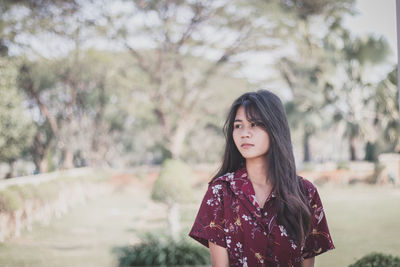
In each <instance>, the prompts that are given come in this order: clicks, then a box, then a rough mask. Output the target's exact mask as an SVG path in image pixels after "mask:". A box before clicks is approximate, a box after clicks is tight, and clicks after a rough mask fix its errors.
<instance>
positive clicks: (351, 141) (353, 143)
mask: <svg viewBox="0 0 400 267" xmlns="http://www.w3.org/2000/svg"><path fill="white" fill-rule="evenodd" d="M349 150H350V160H351V161H355V160H357V154H356V138H355V137H354V136H353V135H350V137H349Z"/></svg>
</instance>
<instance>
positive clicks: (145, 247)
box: [114, 234, 210, 267]
mask: <svg viewBox="0 0 400 267" xmlns="http://www.w3.org/2000/svg"><path fill="white" fill-rule="evenodd" d="M114 252H115V253H117V254H119V255H118V259H119V266H120V267H126V266H179V265H192V266H193V265H204V264H209V263H210V257H209V253H208V250H207V249H206V248H205V247H201V246H200V245H197V244H193V243H191V242H188V241H186V240H184V239H182V240H181V241H179V242H175V241H174V240H173V239H171V238H168V237H167V238H159V237H156V236H154V235H150V234H148V235H147V236H146V237H145V239H144V241H143V242H142V243H140V244H138V245H135V246H133V247H132V246H130V247H120V248H116V249H115V250H114Z"/></svg>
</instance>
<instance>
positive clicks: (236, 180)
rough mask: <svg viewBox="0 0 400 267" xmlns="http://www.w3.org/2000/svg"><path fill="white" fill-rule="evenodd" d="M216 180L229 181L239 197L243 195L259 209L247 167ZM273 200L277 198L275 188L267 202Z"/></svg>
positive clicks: (243, 166) (244, 166)
mask: <svg viewBox="0 0 400 267" xmlns="http://www.w3.org/2000/svg"><path fill="white" fill-rule="evenodd" d="M216 180H222V181H227V182H229V184H230V188H231V190H232V191H233V192H234V193H235V194H236V195H237V196H240V195H241V194H243V195H245V196H246V197H247V199H248V200H249V201H250V202H251V203H252V204H253V206H254V207H256V208H257V209H259V208H260V207H259V206H258V203H257V201H256V195H255V191H254V187H253V185H252V183H251V181H250V179H249V178H248V173H247V169H246V165H245V164H243V165H242V166H241V167H239V169H237V170H236V171H235V172H230V173H226V174H224V175H222V176H220V177H218V178H216ZM271 198H276V189H275V187H274V188H273V189H272V192H271V194H270V195H269V197H268V199H267V200H266V202H268V201H269V200H270V199H271Z"/></svg>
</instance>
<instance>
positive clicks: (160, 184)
mask: <svg viewBox="0 0 400 267" xmlns="http://www.w3.org/2000/svg"><path fill="white" fill-rule="evenodd" d="M191 177H193V173H192V171H191V169H190V167H189V166H188V165H187V164H185V163H184V162H182V161H181V160H176V159H167V160H165V161H164V162H163V165H162V167H161V170H160V175H159V176H158V179H157V180H156V182H155V183H154V186H153V190H152V193H151V198H152V199H153V200H155V201H160V202H163V203H165V204H166V205H167V209H168V210H167V214H168V226H169V232H170V234H171V237H172V238H173V239H174V240H175V241H178V237H179V231H180V207H179V205H180V204H183V203H187V202H188V201H190V200H193V192H192V189H191V188H192V187H191V179H190V178H191Z"/></svg>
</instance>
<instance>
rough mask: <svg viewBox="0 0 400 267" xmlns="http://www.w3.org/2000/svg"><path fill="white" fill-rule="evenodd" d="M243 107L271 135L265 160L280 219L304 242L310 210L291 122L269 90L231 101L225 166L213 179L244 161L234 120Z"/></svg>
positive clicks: (226, 126)
mask: <svg viewBox="0 0 400 267" xmlns="http://www.w3.org/2000/svg"><path fill="white" fill-rule="evenodd" d="M240 106H243V107H244V109H245V112H246V118H247V120H248V121H250V122H255V123H257V124H258V125H261V126H262V127H264V129H265V130H266V131H267V133H268V135H269V138H270V147H269V150H268V152H267V154H266V158H265V160H266V161H267V166H268V177H269V179H270V181H271V183H272V184H273V185H274V186H275V189H276V194H277V199H276V201H277V221H278V223H279V224H280V225H283V226H284V227H285V229H286V231H287V232H288V234H289V236H291V237H292V239H293V240H294V241H295V242H296V243H297V244H301V242H302V241H304V238H305V235H306V234H307V233H308V232H309V231H310V225H311V224H310V222H311V212H310V208H309V205H308V200H307V196H306V194H307V192H305V191H304V188H303V186H302V183H301V180H300V179H299V178H298V177H297V174H296V165H295V160H294V156H293V149H292V142H291V137H290V129H289V124H288V122H287V119H286V113H285V110H284V107H283V105H282V102H281V101H280V99H279V98H278V97H277V96H276V95H275V94H273V93H271V92H269V91H267V90H258V91H257V92H248V93H245V94H243V95H242V96H240V97H239V98H238V99H236V100H235V102H234V103H233V104H232V106H231V109H230V111H229V113H228V117H227V119H226V122H225V125H224V134H225V138H226V146H225V153H224V157H223V162H222V166H221V168H220V169H219V171H218V172H217V174H216V175H215V176H214V177H213V179H215V178H217V177H219V176H221V175H224V174H225V173H227V172H234V171H236V170H237V169H239V168H240V167H241V166H242V164H244V163H245V159H244V158H243V156H242V155H241V154H240V152H239V150H238V149H237V147H236V145H235V143H234V141H233V136H232V132H233V122H234V120H235V117H236V112H237V110H238V108H239V107H240Z"/></svg>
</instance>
